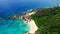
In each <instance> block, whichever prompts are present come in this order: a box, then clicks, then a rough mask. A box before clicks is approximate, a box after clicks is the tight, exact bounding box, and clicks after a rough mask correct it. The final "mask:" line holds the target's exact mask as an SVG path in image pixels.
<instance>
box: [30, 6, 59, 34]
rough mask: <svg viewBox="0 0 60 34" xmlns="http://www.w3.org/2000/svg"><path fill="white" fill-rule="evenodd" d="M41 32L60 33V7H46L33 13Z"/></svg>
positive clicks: (40, 33)
mask: <svg viewBox="0 0 60 34" xmlns="http://www.w3.org/2000/svg"><path fill="white" fill-rule="evenodd" d="M31 18H32V19H33V20H34V21H35V23H36V25H37V26H38V30H37V32H39V34H60V7H54V8H44V9H43V10H42V11H37V13H36V14H33V15H31Z"/></svg>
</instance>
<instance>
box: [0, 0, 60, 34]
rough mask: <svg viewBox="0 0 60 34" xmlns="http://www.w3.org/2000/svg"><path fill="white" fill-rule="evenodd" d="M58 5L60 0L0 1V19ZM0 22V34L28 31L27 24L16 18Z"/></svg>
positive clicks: (19, 33)
mask: <svg viewBox="0 0 60 34" xmlns="http://www.w3.org/2000/svg"><path fill="white" fill-rule="evenodd" d="M57 4H60V0H0V17H1V18H3V19H4V20H6V18H7V17H8V16H11V15H16V14H19V13H22V12H25V11H27V10H30V9H35V8H45V7H51V6H56V5H57ZM4 20H0V34H24V32H25V33H26V32H28V31H29V26H28V24H25V23H24V22H23V20H21V19H19V18H17V19H14V21H13V20H8V19H7V20H6V21H4Z"/></svg>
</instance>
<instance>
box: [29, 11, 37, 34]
mask: <svg viewBox="0 0 60 34" xmlns="http://www.w3.org/2000/svg"><path fill="white" fill-rule="evenodd" d="M35 13H36V12H31V13H29V15H32V14H35ZM28 25H29V26H30V31H29V33H31V34H34V33H35V31H36V30H37V29H38V27H37V26H36V24H35V22H34V20H31V21H30V22H28Z"/></svg>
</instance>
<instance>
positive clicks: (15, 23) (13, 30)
mask: <svg viewBox="0 0 60 34" xmlns="http://www.w3.org/2000/svg"><path fill="white" fill-rule="evenodd" d="M28 31H29V25H28V24H26V23H24V22H23V21H22V20H21V19H19V18H17V19H14V20H11V19H9V20H7V21H6V22H5V21H3V20H0V34H24V33H25V34H27V32H28Z"/></svg>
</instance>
